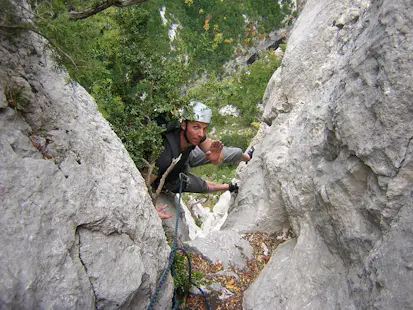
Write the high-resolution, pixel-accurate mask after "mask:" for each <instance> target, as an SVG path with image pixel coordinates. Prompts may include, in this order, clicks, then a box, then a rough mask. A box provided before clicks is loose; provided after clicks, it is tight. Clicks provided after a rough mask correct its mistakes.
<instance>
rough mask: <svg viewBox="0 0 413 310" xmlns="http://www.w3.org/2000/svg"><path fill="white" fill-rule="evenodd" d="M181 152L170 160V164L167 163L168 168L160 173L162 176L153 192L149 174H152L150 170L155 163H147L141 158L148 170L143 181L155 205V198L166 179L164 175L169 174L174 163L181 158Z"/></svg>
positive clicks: (153, 167)
mask: <svg viewBox="0 0 413 310" xmlns="http://www.w3.org/2000/svg"><path fill="white" fill-rule="evenodd" d="M181 157H182V154H179V156H178V157H177V158H175V159H173V160H172V162H171V164H170V165H169V167H168V169H166V171H165V172H164V173H163V174H162V178H161V180H160V181H159V185H158V187H157V188H156V192H155V193H153V192H152V188H151V176H152V172H153V170H154V169H155V163H154V162H153V163H149V162H148V161H147V160H145V159H144V158H142V161H143V162H144V163H145V165H146V166H147V167H148V172H147V174H146V176H145V183H146V187H147V188H148V192H149V195H150V196H151V198H152V202H153V204H154V205H155V203H156V199H157V198H158V196H159V194H160V193H161V191H162V187H163V186H164V184H165V181H166V177H167V176H168V175H169V173H170V172H171V171H172V169H173V168H174V167H175V165H176V164H177V163H178V162H179V161H180V160H181Z"/></svg>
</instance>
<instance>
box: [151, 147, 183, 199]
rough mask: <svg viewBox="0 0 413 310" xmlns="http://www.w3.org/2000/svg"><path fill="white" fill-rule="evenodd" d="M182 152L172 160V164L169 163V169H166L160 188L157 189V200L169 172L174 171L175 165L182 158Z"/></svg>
mask: <svg viewBox="0 0 413 310" xmlns="http://www.w3.org/2000/svg"><path fill="white" fill-rule="evenodd" d="M181 157H182V154H179V156H178V157H177V158H175V159H173V160H172V162H171V164H170V165H169V167H168V169H166V171H165V172H164V174H163V175H162V178H161V181H160V182H159V185H158V188H157V189H156V193H155V196H154V197H155V200H154V201H156V199H157V198H158V196H159V194H160V193H161V191H162V187H163V185H164V184H165V180H166V177H167V176H168V174H169V173H170V172H171V171H172V169H173V168H174V167H175V165H176V164H177V163H178V161H180V160H181Z"/></svg>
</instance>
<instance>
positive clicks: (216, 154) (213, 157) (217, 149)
mask: <svg viewBox="0 0 413 310" xmlns="http://www.w3.org/2000/svg"><path fill="white" fill-rule="evenodd" d="M223 147H224V144H223V143H222V142H221V141H213V142H212V144H211V146H210V147H209V150H208V151H207V152H206V153H205V156H206V158H207V159H208V160H209V161H210V162H216V161H218V160H219V158H220V156H221V151H222V148H223Z"/></svg>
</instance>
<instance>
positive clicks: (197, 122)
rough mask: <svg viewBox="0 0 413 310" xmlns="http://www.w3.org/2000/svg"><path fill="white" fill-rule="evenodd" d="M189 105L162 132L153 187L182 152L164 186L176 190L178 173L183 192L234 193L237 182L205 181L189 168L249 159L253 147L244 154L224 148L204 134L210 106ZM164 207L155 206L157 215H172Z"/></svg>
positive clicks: (177, 188)
mask: <svg viewBox="0 0 413 310" xmlns="http://www.w3.org/2000/svg"><path fill="white" fill-rule="evenodd" d="M189 107H190V108H189V109H184V113H183V116H184V117H183V120H182V122H181V123H180V128H177V129H176V130H173V131H171V132H168V133H167V134H166V135H165V138H164V141H163V146H164V150H163V152H162V153H161V155H160V157H159V159H158V160H157V162H156V167H157V168H158V173H157V175H156V176H152V182H153V183H152V184H153V187H154V188H157V187H158V185H159V183H160V180H161V177H162V175H163V174H164V173H165V171H166V170H167V169H168V167H169V166H170V165H171V163H172V160H173V159H175V158H177V157H178V156H179V155H180V154H181V155H182V157H181V159H180V160H179V161H178V163H177V164H176V165H175V167H174V168H173V169H172V170H171V171H170V172H169V174H168V176H167V177H166V180H165V184H164V185H163V189H165V190H168V191H170V192H173V193H178V192H179V188H180V182H181V179H180V177H179V176H180V174H181V173H182V174H183V180H182V192H190V193H211V192H217V191H226V190H229V191H230V192H237V191H238V185H237V184H236V183H235V184H232V183H229V184H228V183H227V184H217V183H214V182H211V181H208V180H204V179H202V178H200V177H198V176H196V175H194V174H192V173H190V172H189V170H190V167H196V166H200V165H205V164H208V163H212V164H214V165H219V164H221V163H223V162H226V163H238V162H240V161H244V162H248V161H249V160H251V158H252V155H253V152H254V149H253V148H251V149H250V150H249V151H248V152H247V153H243V152H242V150H241V149H239V148H236V147H225V146H224V144H223V143H222V142H221V141H217V140H212V139H210V138H208V137H207V136H206V134H207V131H208V127H209V125H210V123H211V120H212V111H211V109H210V108H208V107H207V106H206V105H205V104H203V103H201V102H194V101H191V102H190V104H189ZM191 110H192V111H191ZM165 208H166V207H165V206H162V207H160V208H158V209H157V211H158V214H159V216H160V217H161V218H169V217H171V216H172V214H170V213H165V212H164V209H165Z"/></svg>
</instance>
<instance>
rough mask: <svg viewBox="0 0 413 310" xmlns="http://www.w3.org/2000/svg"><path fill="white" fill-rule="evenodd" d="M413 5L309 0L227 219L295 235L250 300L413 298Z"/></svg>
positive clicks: (292, 305)
mask: <svg viewBox="0 0 413 310" xmlns="http://www.w3.org/2000/svg"><path fill="white" fill-rule="evenodd" d="M412 16H413V7H412V6H411V5H410V4H409V3H407V2H406V1H400V0H395V1H390V0H384V1H360V0H352V1H345V2H343V1H338V0H337V1H331V0H321V1H318V0H317V1H316V0H308V1H306V5H305V7H304V10H303V11H302V13H301V15H300V16H299V18H298V19H297V22H296V24H295V25H294V28H293V30H292V32H291V35H290V37H289V40H288V46H287V51H286V53H285V56H284V59H283V63H282V66H281V67H280V68H279V69H278V71H277V72H276V73H275V74H274V76H273V78H272V79H271V81H270V84H269V85H268V88H267V92H266V94H265V96H264V99H265V100H264V104H265V109H264V115H263V119H264V120H265V124H263V126H262V131H263V133H264V134H263V135H261V136H260V139H257V140H256V143H255V148H256V151H255V153H254V158H253V159H252V161H251V162H250V163H249V164H248V165H247V166H246V167H245V168H243V170H242V171H240V178H241V183H242V186H241V187H240V191H239V194H238V197H237V199H236V201H235V203H234V204H233V205H232V206H231V208H230V210H231V211H230V213H229V215H228V219H227V222H226V223H225V224H224V226H223V227H224V229H226V230H231V229H233V230H236V231H240V232H253V231H265V232H272V231H281V230H286V229H290V230H291V231H292V233H293V235H294V236H295V238H294V240H291V241H289V242H288V244H287V243H286V244H285V245H283V246H281V247H279V248H278V249H277V250H276V251H275V252H274V254H273V257H272V259H271V262H270V264H269V265H268V266H267V267H266V269H265V270H264V271H263V272H262V274H261V276H260V278H259V279H258V280H257V281H256V283H255V284H254V285H253V286H251V287H250V288H249V289H248V290H247V291H246V293H245V297H244V309H254V310H260V309H287V308H288V309H303V308H306V309H365V308H375V309H411V308H413V299H412V297H411V289H410V285H409V284H408V283H412V282H413V272H412V255H411V251H410V252H409V250H408V249H411V248H412V246H413V238H412V237H413V229H412V227H411V225H410V224H409V223H411V222H412V220H413V208H412V205H413V203H412V202H413V201H412V197H413V194H412V188H413V177H412V176H413V169H412V168H413V166H412V165H413V162H412V150H413V149H412V143H411V141H412V137H413V122H412V120H413V105H412V104H411V94H412V93H413V81H412V80H411V79H410V78H409V76H410V74H411V72H412V65H411V55H412V50H413V39H412V36H411V34H410V29H412V28H413V24H412ZM269 288H271V289H269ZM263 292H265V293H263Z"/></svg>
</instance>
